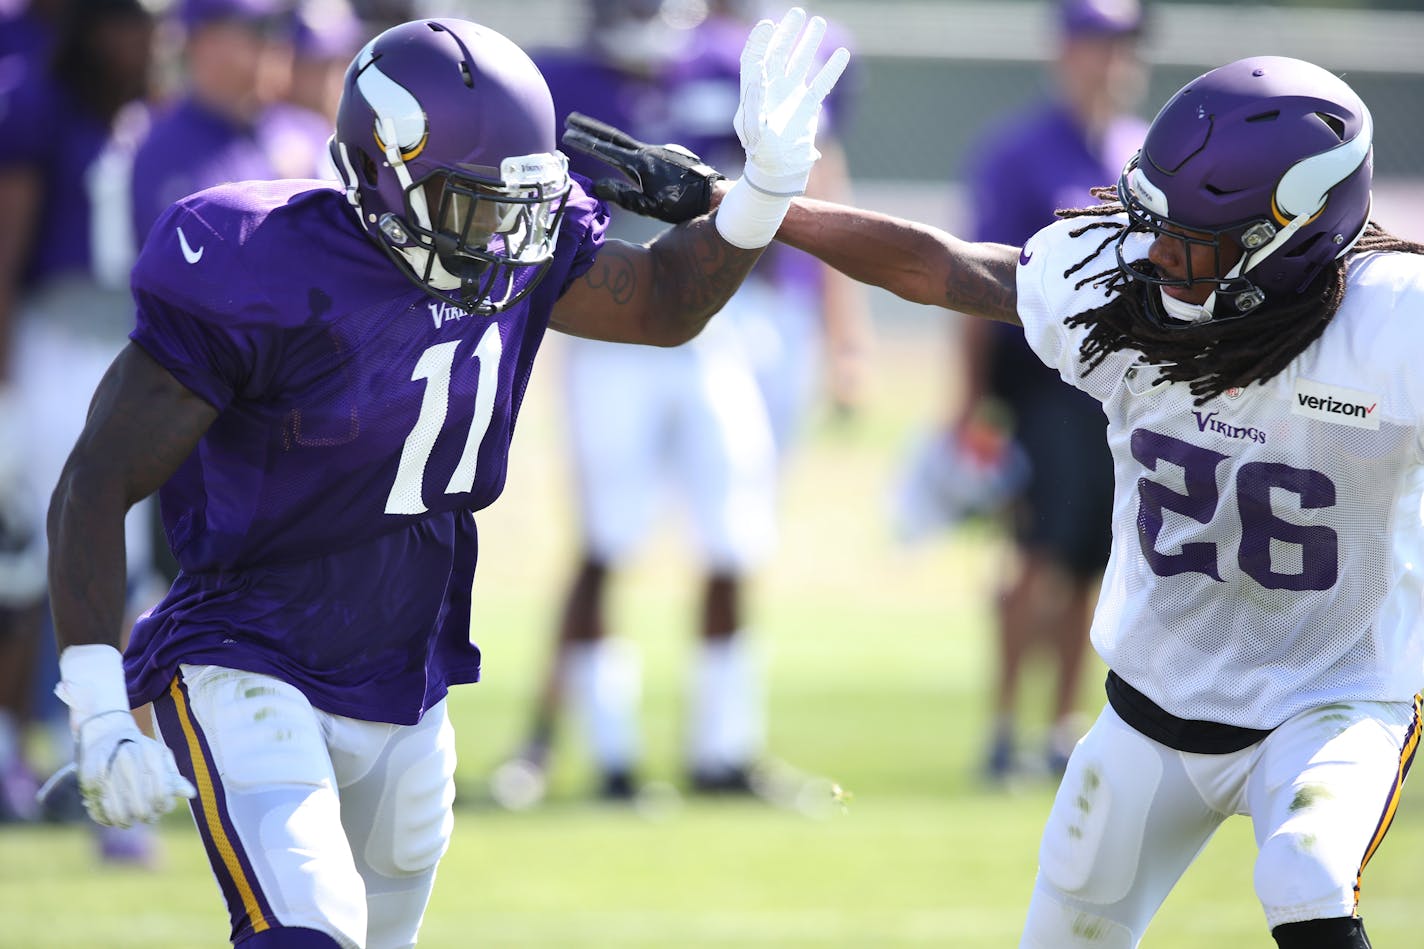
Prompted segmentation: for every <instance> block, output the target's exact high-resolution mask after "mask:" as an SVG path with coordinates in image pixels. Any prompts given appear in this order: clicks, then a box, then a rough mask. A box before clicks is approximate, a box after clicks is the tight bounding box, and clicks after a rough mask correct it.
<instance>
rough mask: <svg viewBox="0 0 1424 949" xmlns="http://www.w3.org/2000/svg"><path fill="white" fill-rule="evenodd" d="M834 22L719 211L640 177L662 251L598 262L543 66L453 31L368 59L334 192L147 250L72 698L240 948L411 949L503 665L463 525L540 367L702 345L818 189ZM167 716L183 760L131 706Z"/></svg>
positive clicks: (668, 165) (65, 689)
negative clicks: (552, 356)
mask: <svg viewBox="0 0 1424 949" xmlns="http://www.w3.org/2000/svg"><path fill="white" fill-rule="evenodd" d="M824 29H825V24H824V21H822V20H820V19H819V18H813V19H811V20H810V21H809V22H808V21H807V18H806V15H805V13H804V12H803V11H801V10H799V9H793V10H792V11H790V12H789V13H788V14H786V16H785V17H784V18H783V19H782V20H781V22H780V23H779V24H773V23H771V22H770V21H762V22H761V23H759V24H757V26H756V27H755V28H754V29H753V30H752V31H751V34H750V36H749V37H748V40H747V44H746V47H745V50H744V54H743V63H744V64H745V67H746V72H745V81H744V83H743V86H742V88H743V106H744V107H743V109H742V111H741V112H740V113H739V118H740V121H741V122H742V123H743V124H744V125H745V126H746V127H747V128H749V129H753V130H755V131H756V138H755V141H756V146H755V147H754V148H752V149H751V150H749V151H748V152H747V164H746V169H745V171H744V173H743V175H742V177H741V178H739V179H738V181H737V182H736V183H734V184H733V185H732V186H731V187H730V189H729V190H728V191H727V193H726V195H725V197H723V198H722V200H721V204H720V208H719V209H718V211H717V212H716V213H715V214H713V215H711V216H708V215H707V214H706V213H705V212H706V210H707V208H708V206H709V200H710V189H711V184H712V182H713V181H714V180H715V178H716V176H715V175H713V174H711V173H710V171H709V170H707V169H705V167H704V166H702V165H701V163H700V162H698V161H696V160H695V159H692V158H689V157H687V156H686V155H676V153H673V152H670V151H668V152H666V155H669V156H673V155H676V158H675V160H667V161H662V162H660V163H659V165H658V166H657V167H656V168H653V167H649V168H646V169H644V171H643V172H642V173H641V174H640V176H639V180H640V182H641V184H642V185H643V186H645V187H646V188H648V189H649V190H650V191H653V192H655V193H656V194H657V195H658V197H657V199H656V201H655V206H654V208H653V210H655V211H657V212H658V213H660V214H663V215H664V216H666V217H668V218H671V219H674V220H683V221H685V223H683V224H682V225H681V226H679V227H675V228H672V229H670V230H668V231H667V232H665V233H664V234H662V235H660V236H659V237H658V238H657V239H655V240H654V241H652V242H650V243H648V244H629V243H623V242H619V241H616V240H606V239H605V235H604V231H605V228H606V226H607V219H608V212H607V207H606V206H605V205H604V204H603V201H602V200H601V199H599V198H597V197H595V196H594V194H593V192H592V186H591V185H590V184H589V182H588V179H585V178H581V177H579V176H577V175H570V174H569V173H568V171H567V161H566V159H565V157H564V156H563V154H561V153H560V152H559V151H558V150H557V142H556V137H555V123H554V110H553V104H552V102H551V100H550V96H549V91H548V88H547V86H546V85H545V82H544V79H543V77H542V76H541V75H540V74H539V72H538V70H537V69H536V68H535V66H534V64H533V63H532V62H531V61H530V60H529V58H528V57H527V56H526V55H525V54H524V52H523V51H522V50H520V49H519V47H517V46H515V45H514V44H513V43H511V42H510V41H509V40H507V39H505V38H504V37H503V36H501V35H499V34H498V33H495V32H493V31H491V30H489V29H486V28H484V27H482V26H479V25H477V24H474V23H470V22H467V21H463V20H455V19H424V20H417V21H413V22H409V23H406V24H402V25H400V26H397V27H394V28H392V29H390V30H387V31H385V32H383V33H382V34H380V35H379V36H377V37H376V38H375V39H373V40H371V41H370V42H369V43H368V44H367V45H366V46H364V47H363V48H362V50H361V51H360V52H359V53H358V54H357V56H356V58H355V59H354V60H353V62H352V64H351V66H350V67H349V69H348V71H347V74H346V79H345V83H344V86H343V92H342V100H341V105H340V107H339V109H338V115H337V121H336V130H335V135H334V136H333V137H332V141H331V150H332V157H333V160H334V162H335V164H336V167H337V169H338V171H339V173H340V175H341V176H342V182H341V184H340V185H339V186H333V185H332V184H329V183H325V182H321V181H316V180H283V181H248V182H239V183H236V184H231V185H222V186H218V187H215V188H211V189H209V190H206V191H202V192H198V193H196V194H193V195H190V196H188V197H186V198H184V199H182V200H180V201H178V202H177V203H175V204H174V205H172V206H171V207H170V208H169V209H168V210H167V211H166V212H164V214H163V215H162V216H161V217H160V218H159V219H158V220H157V222H156V223H155V224H154V226H153V228H152V230H151V232H150V235H149V239H148V240H147V242H146V243H145V245H144V248H143V251H142V252H141V254H140V256H139V259H138V262H137V263H136V265H135V266H134V270H133V279H132V287H133V295H134V300H135V303H136V307H137V325H136V326H135V328H134V330H133V332H132V343H131V345H130V346H129V347H128V348H127V349H125V350H124V351H123V352H122V353H121V354H120V355H119V357H118V358H117V359H116V360H115V361H114V363H113V365H112V367H111V368H110V370H109V372H108V374H107V375H106V377H105V379H104V381H103V382H102V383H101V384H100V386H99V389H98V391H97V392H96V393H95V396H94V400H93V406H92V409H91V412H90V415H89V419H88V424H87V425H86V427H85V430H84V432H83V434H82V435H81V436H80V438H79V441H78V443H77V444H76V445H75V448H74V451H73V453H72V454H71V456H70V458H69V461H68V462H67V464H66V466H65V470H64V473H63V475H62V477H61V481H60V484H59V487H58V488H57V490H56V491H55V495H54V499H53V502H52V504H51V508H50V517H49V534H50V539H51V557H50V580H51V590H52V598H53V610H54V616H55V624H56V628H57V638H58V641H59V644H60V646H61V648H62V652H61V655H60V667H61V674H62V681H61V683H60V686H59V689H58V692H59V694H60V696H61V698H62V699H64V701H65V702H66V703H67V704H68V705H69V707H70V712H71V723H72V726H73V728H74V731H75V735H76V740H77V744H78V756H77V759H78V760H77V767H78V773H79V780H80V784H81V787H82V788H83V791H84V794H85V799H86V804H87V805H88V807H89V810H90V813H91V814H92V815H93V816H94V818H95V819H96V820H98V821H100V822H102V823H107V824H116V825H124V824H128V823H130V822H133V821H151V820H153V819H155V818H157V817H158V816H159V815H161V814H163V813H164V812H165V811H167V810H169V809H170V808H172V807H173V806H175V805H176V804H177V803H178V802H180V801H182V800H183V799H185V798H191V799H192V801H191V805H190V806H191V810H192V813H193V816H194V819H195V821H196V823H197V825H198V828H199V832H200V835H201V837H202V839H203V842H204V845H205V847H206V848H207V851H208V853H209V858H210V862H211V865H212V869H213V872H214V874H215V876H216V878H217V881H218V883H219V885H220V886H221V889H222V892H223V894H224V896H225V898H226V903H227V906H228V909H229V912H230V917H231V935H232V940H233V942H234V943H237V944H241V945H243V946H245V947H253V949H256V947H261V949H270V947H283V949H285V947H319V946H325V947H335V946H341V947H369V949H391V947H403V946H411V945H414V944H415V941H416V936H417V931H418V929H419V925H420V920H421V917H422V915H423V913H424V909H425V905H426V902H427V900H428V898H429V894H430V891H431V887H432V885H433V882H434V877H435V868H436V865H437V863H438V862H439V860H440V857H441V855H442V854H443V852H444V850H445V848H446V846H447V844H448V842H449V839H450V833H451V826H452V822H453V817H452V810H451V805H452V801H453V797H454V782H453V778H454V767H455V759H454V743H453V735H452V732H451V726H450V722H449V718H448V716H447V714H446V703H445V697H446V693H447V690H448V689H449V687H450V686H451V685H455V684H458V683H462V682H471V681H474V680H475V679H477V678H478V676H479V670H480V653H479V650H478V648H477V647H476V646H475V645H474V644H473V643H472V642H471V628H470V601H471V583H472V581H473V577H474V568H475V558H476V551H477V549H478V539H477V535H476V532H475V522H474V515H473V512H474V511H476V510H478V509H480V508H483V507H485V506H486V505H488V504H490V503H491V502H492V501H493V500H494V499H495V498H496V497H497V496H498V495H499V493H500V491H501V490H502V488H503V485H504V481H505V476H506V471H507V460H508V453H509V446H510V440H511V438H512V435H513V430H514V424H515V418H516V416H517V414H518V410H519V407H520V403H521V401H522V399H523V395H524V391H525V386H526V384H527V382H528V379H529V374H530V371H531V369H532V366H533V361H534V357H535V353H536V352H537V350H538V348H539V344H540V341H541V339H542V338H543V336H544V333H545V331H546V330H547V329H548V328H550V327H552V328H554V329H558V330H561V331H563V332H566V333H573V334H578V335H583V336H589V337H594V338H600V339H608V340H621V341H624V342H629V343H643V344H650V345H659V346H673V345H678V344H680V343H682V342H685V341H686V340H688V339H690V338H691V337H693V336H694V335H696V334H697V333H698V331H699V330H701V328H702V327H703V325H704V324H705V323H706V322H707V320H708V319H710V318H711V317H712V316H713V314H714V313H716V311H717V309H718V308H719V307H720V306H721V305H722V304H723V303H724V302H725V301H726V299H727V298H728V297H729V296H730V295H731V293H732V292H733V291H734V290H735V289H736V287H737V285H738V284H739V283H740V282H741V280H742V279H743V278H744V277H745V276H746V274H747V271H748V270H749V269H750V268H751V266H752V265H753V264H754V263H755V262H756V260H757V258H758V257H759V256H760V254H761V251H762V249H763V248H764V247H765V246H766V244H768V243H769V242H770V241H771V239H772V237H773V235H774V234H775V231H776V228H777V226H778V225H779V223H780V221H781V219H782V217H783V216H784V214H785V213H786V210H787V208H788V207H789V205H790V202H791V199H792V197H793V196H794V195H795V194H797V193H798V192H799V191H801V190H802V189H803V188H804V186H805V182H806V179H807V177H808V176H809V174H810V171H811V167H812V165H813V164H814V162H815V159H816V157H817V154H816V150H815V145H814V135H815V128H816V117H817V114H818V112H819V110H820V104H821V101H822V100H823V99H824V98H825V96H826V94H827V93H828V92H829V91H830V89H831V87H832V86H833V85H834V83H835V80H836V79H837V77H838V76H839V74H840V71H841V70H842V69H843V68H844V66H845V60H846V56H847V54H845V53H844V52H843V51H838V53H837V54H836V55H835V56H833V57H832V58H831V59H830V60H829V62H828V63H827V64H826V65H825V66H824V67H822V68H821V69H820V70H819V71H813V70H812V65H813V62H814V56H815V53H816V50H817V47H818V45H819V43H820V39H821V36H822V34H823V33H824ZM576 140H577V137H576ZM588 147H595V148H600V149H604V150H605V151H606V150H607V148H608V146H606V145H604V144H602V143H598V142H594V143H592V144H591V145H589V146H588ZM659 154H660V155H662V154H663V152H659ZM154 491H158V492H159V494H160V498H161V502H162V508H163V515H164V526H165V529H166V533H167V538H168V541H169V543H170V545H171V547H172V549H173V551H174V553H175V554H176V556H177V558H178V560H179V564H180V566H181V568H182V569H181V572H180V573H179V575H178V577H177V579H176V580H175V581H174V583H173V586H172V588H171V590H170V591H169V593H168V594H167V596H166V597H165V598H164V599H163V601H162V602H161V603H159V604H158V605H157V606H155V607H154V608H153V609H152V610H151V611H149V612H148V613H147V614H145V615H144V616H143V617H141V618H140V620H139V621H138V623H137V624H136V625H135V628H134V633H133V640H132V642H131V644H130V645H129V647H128V649H127V652H126V654H125V655H123V656H121V655H120V653H119V652H118V650H117V649H116V648H115V647H116V645H117V643H118V630H119V624H120V616H121V612H122V602H123V587H124V565H123V546H124V545H123V534H122V530H121V525H122V522H123V515H124V511H125V509H126V508H127V507H128V506H129V505H131V504H132V503H134V501H136V500H137V499H139V498H142V497H145V496H147V495H148V494H150V493H152V492H154ZM150 701H151V702H153V705H154V712H155V719H156V721H157V724H158V726H159V732H160V735H161V740H159V741H155V740H154V739H150V738H147V737H145V736H144V735H143V734H142V733H141V732H139V731H138V729H137V728H136V727H135V726H134V722H133V718H132V716H131V715H130V713H129V709H130V708H131V707H133V706H135V705H138V704H140V703H143V702H150Z"/></svg>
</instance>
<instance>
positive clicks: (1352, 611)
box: [1018, 220, 1424, 728]
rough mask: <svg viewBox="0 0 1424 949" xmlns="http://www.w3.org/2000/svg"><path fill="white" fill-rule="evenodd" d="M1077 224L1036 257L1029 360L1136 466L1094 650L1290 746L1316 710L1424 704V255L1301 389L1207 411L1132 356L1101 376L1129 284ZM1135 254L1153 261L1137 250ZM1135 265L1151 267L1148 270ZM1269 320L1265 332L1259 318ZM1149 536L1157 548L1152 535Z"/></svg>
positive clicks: (1309, 363)
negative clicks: (1106, 317) (1084, 348)
mask: <svg viewBox="0 0 1424 949" xmlns="http://www.w3.org/2000/svg"><path fill="white" fill-rule="evenodd" d="M1083 223H1084V222H1083V221H1082V220H1077V221H1061V222H1058V223H1056V224H1053V225H1050V226H1049V227H1047V228H1045V229H1044V230H1042V231H1040V232H1039V233H1038V234H1036V235H1034V237H1033V238H1032V239H1030V240H1029V242H1028V244H1027V246H1026V247H1025V248H1024V251H1023V254H1022V256H1021V257H1020V261H1021V264H1020V267H1019V271H1018V308H1019V315H1020V317H1021V319H1022V321H1023V323H1024V328H1025V333H1026V335H1027V338H1028V342H1029V344H1030V345H1031V346H1032V347H1033V349H1034V351H1035V352H1036V353H1037V354H1038V356H1039V358H1041V359H1042V360H1043V361H1044V362H1045V363H1047V364H1048V365H1050V366H1053V367H1054V368H1056V369H1057V370H1058V371H1059V373H1060V374H1061V375H1062V377H1063V379H1064V380H1065V381H1067V382H1068V383H1070V384H1072V385H1074V386H1076V387H1078V388H1080V389H1082V390H1083V391H1085V392H1087V393H1089V394H1090V395H1092V396H1094V397H1095V398H1097V399H1098V400H1099V401H1100V402H1101V403H1102V405H1103V411H1104V413H1105V415H1106V416H1107V437H1108V443H1109V445H1110V447H1111V449H1112V453H1113V458H1114V463H1115V465H1116V489H1115V490H1116V493H1115V498H1114V502H1113V526H1114V531H1113V547H1112V557H1111V559H1110V560H1109V562H1108V566H1107V571H1106V574H1105V575H1104V578H1103V586H1102V592H1101V595H1100V597H1099V601H1098V609H1097V611H1096V614H1095V617H1094V621H1093V630H1092V640H1093V645H1094V647H1095V648H1096V649H1097V651H1098V653H1099V654H1101V655H1102V657H1103V659H1104V660H1105V661H1106V662H1107V663H1108V665H1109V666H1110V667H1111V668H1112V669H1113V670H1114V671H1116V672H1117V674H1118V675H1120V676H1121V677H1122V678H1123V679H1124V680H1126V681H1127V682H1128V683H1129V684H1130V685H1132V686H1133V687H1135V688H1136V689H1138V690H1139V691H1141V692H1142V693H1144V694H1145V695H1147V697H1148V698H1150V699H1152V700H1153V701H1154V702H1156V703H1157V704H1158V705H1159V706H1161V707H1162V708H1163V709H1165V710H1167V711H1168V712H1170V713H1171V714H1173V715H1176V716H1177V717H1179V718H1184V719H1201V720H1206V721H1212V722H1220V723H1223V724H1228V725H1237V726H1242V727H1248V728H1274V727H1275V726H1277V725H1279V724H1280V723H1281V722H1283V721H1285V720H1286V719H1288V718H1290V717H1291V716H1293V715H1295V714H1297V713H1299V712H1301V711H1304V710H1306V709H1308V708H1313V707H1320V706H1323V705H1327V704H1331V703H1334V702H1341V701H1348V700H1387V701H1408V700H1410V699H1411V698H1412V697H1413V696H1414V695H1415V694H1416V693H1417V692H1419V691H1420V689H1421V687H1422V686H1424V616H1421V606H1424V577H1421V571H1424V511H1421V502H1424V445H1421V419H1424V371H1421V370H1420V368H1419V367H1420V363H1421V356H1424V258H1420V257H1417V256H1413V255H1406V254H1363V255H1358V256H1356V257H1355V258H1353V259H1352V261H1351V263H1350V268H1349V278H1348V285H1347V286H1348V290H1347V293H1346V295H1345V302H1344V304H1343V305H1342V306H1341V308H1340V310H1339V312H1338V313H1337V314H1336V316H1335V318H1334V319H1333V320H1332V321H1331V323H1330V324H1329V325H1328V326H1327V327H1326V329H1325V331H1324V333H1323V334H1322V335H1321V336H1320V338H1318V339H1317V340H1316V341H1315V342H1314V343H1312V344H1311V345H1310V347H1309V348H1307V349H1306V350H1305V351H1304V352H1303V353H1302V354H1300V355H1299V356H1297V357H1296V358H1295V360H1293V361H1292V362H1291V363H1290V364H1289V365H1288V366H1287V367H1286V368H1285V369H1284V370H1283V371H1282V372H1281V373H1279V374H1278V375H1277V376H1275V377H1274V378H1272V379H1270V380H1269V381H1267V382H1265V383H1263V384H1256V385H1252V386H1249V387H1247V388H1246V389H1244V390H1232V391H1230V392H1228V393H1226V394H1224V395H1222V396H1219V397H1216V398H1213V399H1211V400H1210V401H1208V402H1206V403H1205V404H1203V405H1196V404H1194V398H1193V396H1192V394H1191V392H1190V391H1189V389H1188V386H1187V385H1186V384H1185V383H1165V382H1158V379H1157V377H1158V373H1157V372H1156V371H1155V370H1153V369H1152V368H1150V367H1148V366H1146V365H1145V364H1144V363H1143V362H1142V361H1141V358H1142V357H1141V354H1139V353H1137V352H1135V351H1130V350H1124V351H1121V352H1117V353H1114V354H1112V355H1111V356H1109V357H1108V358H1107V359H1106V361H1104V362H1103V363H1102V364H1101V365H1100V366H1098V367H1097V368H1096V369H1094V370H1093V371H1091V372H1090V373H1087V374H1085V373H1084V364H1083V362H1082V361H1081V360H1080V359H1079V345H1080V344H1081V342H1082V340H1083V339H1084V338H1085V336H1086V335H1087V333H1088V329H1087V328H1086V327H1081V326H1078V327H1069V326H1066V325H1065V322H1064V321H1065V320H1066V319H1067V318H1068V317H1070V316H1072V315H1074V314H1077V313H1080V312H1083V311H1085V310H1088V309H1091V308H1093V307H1096V306H1099V305H1101V304H1102V303H1103V302H1105V298H1104V295H1103V291H1102V289H1100V288H1099V289H1094V288H1092V287H1084V288H1083V289H1081V290H1075V289H1074V284H1075V283H1077V282H1078V281H1079V280H1080V279H1082V278H1083V277H1084V276H1087V275H1090V274H1095V273H1099V272H1101V271H1104V270H1107V269H1109V268H1111V267H1113V266H1114V265H1115V262H1116V258H1115V255H1114V248H1113V246H1112V245H1111V244H1109V245H1108V247H1107V248H1105V249H1104V250H1103V251H1101V252H1100V253H1099V255H1098V259H1097V260H1095V261H1092V262H1090V263H1088V264H1087V265H1086V266H1085V267H1083V268H1081V269H1079V270H1077V271H1075V273H1074V274H1073V275H1072V276H1070V277H1067V278H1065V277H1064V271H1065V270H1067V269H1069V268H1070V267H1072V266H1073V265H1074V264H1076V263H1077V262H1078V261H1079V260H1081V259H1082V258H1083V257H1085V256H1087V255H1088V254H1089V253H1090V252H1092V250H1093V248H1095V247H1096V246H1097V245H1098V244H1099V243H1100V242H1101V241H1102V239H1103V235H1104V231H1102V230H1100V229H1099V230H1090V231H1088V232H1087V233H1086V234H1084V235H1082V236H1081V237H1079V238H1077V239H1074V238H1072V237H1070V236H1069V232H1070V231H1071V230H1073V229H1074V228H1076V227H1081V226H1082V224H1083ZM1131 240H1132V241H1134V242H1140V243H1134V244H1130V245H1129V249H1128V256H1129V258H1130V259H1137V258H1140V257H1145V256H1146V251H1147V246H1148V242H1149V240H1150V238H1149V236H1147V235H1141V236H1140V237H1139V236H1134V237H1133V238H1132V239H1131ZM1134 252H1135V253H1134ZM1248 318H1249V317H1248ZM1132 525H1136V530H1132Z"/></svg>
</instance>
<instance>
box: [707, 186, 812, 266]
mask: <svg viewBox="0 0 1424 949" xmlns="http://www.w3.org/2000/svg"><path fill="white" fill-rule="evenodd" d="M792 197H793V196H792V195H775V194H767V193H766V192H765V191H759V190H757V189H756V188H755V187H753V186H752V185H751V183H750V182H748V181H747V180H746V177H745V176H743V177H741V178H738V179H737V180H736V181H735V182H734V183H733V184H732V188H731V190H730V191H728V192H727V194H726V197H724V198H723V199H722V203H721V205H719V206H718V208H717V218H716V221H717V233H718V234H721V235H722V239H723V240H725V241H726V242H727V243H728V244H731V245H732V246H733V247H740V248H741V249H742V250H754V249H756V248H758V247H765V246H766V245H767V244H770V243H771V241H772V238H774V237H776V230H777V228H779V227H781V220H782V218H784V217H786V212H787V211H788V210H790V208H791V198H792Z"/></svg>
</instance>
